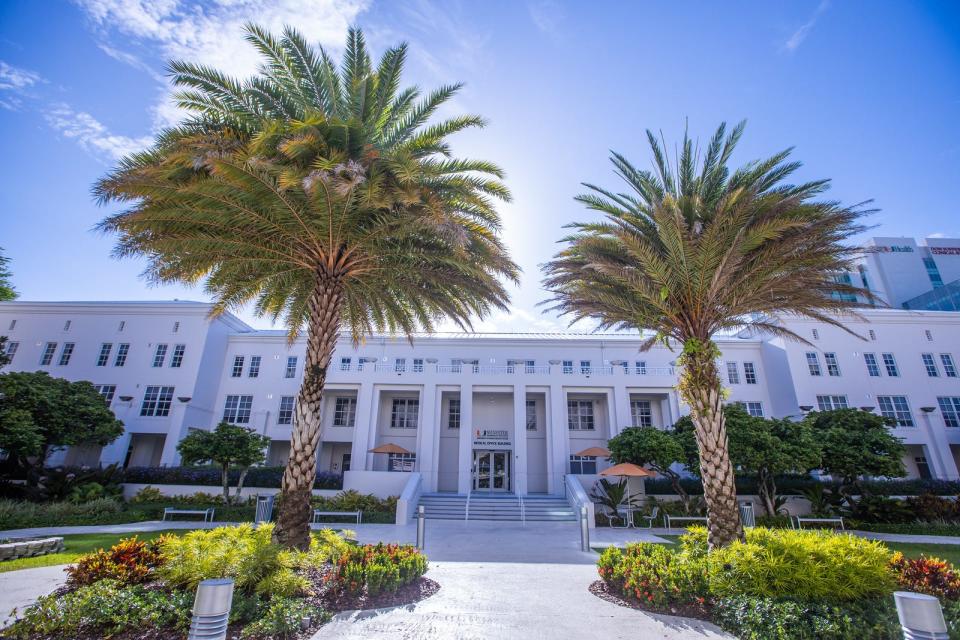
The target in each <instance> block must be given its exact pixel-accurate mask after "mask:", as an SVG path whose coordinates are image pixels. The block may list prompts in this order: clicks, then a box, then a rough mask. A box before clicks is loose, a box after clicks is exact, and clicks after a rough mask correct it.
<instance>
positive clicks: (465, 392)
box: [457, 384, 473, 495]
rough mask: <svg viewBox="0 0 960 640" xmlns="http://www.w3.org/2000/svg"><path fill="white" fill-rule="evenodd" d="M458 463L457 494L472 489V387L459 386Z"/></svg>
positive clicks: (467, 385) (465, 492) (466, 385)
mask: <svg viewBox="0 0 960 640" xmlns="http://www.w3.org/2000/svg"><path fill="white" fill-rule="evenodd" d="M459 453H460V461H459V464H458V465H457V470H458V474H457V493H459V494H461V495H466V494H468V493H470V490H471V489H472V488H473V385H471V384H461V385H460V451H459Z"/></svg>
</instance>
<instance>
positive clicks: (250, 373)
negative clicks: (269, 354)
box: [247, 356, 263, 378]
mask: <svg viewBox="0 0 960 640" xmlns="http://www.w3.org/2000/svg"><path fill="white" fill-rule="evenodd" d="M262 362H263V357H262V356H250V365H249V366H248V367H247V377H248V378H259V377H260V364H261V363H262Z"/></svg>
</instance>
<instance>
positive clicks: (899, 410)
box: [877, 396, 917, 427]
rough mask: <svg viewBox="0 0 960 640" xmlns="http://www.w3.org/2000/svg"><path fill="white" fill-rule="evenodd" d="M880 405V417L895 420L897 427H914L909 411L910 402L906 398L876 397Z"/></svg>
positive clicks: (914, 423) (914, 422)
mask: <svg viewBox="0 0 960 640" xmlns="http://www.w3.org/2000/svg"><path fill="white" fill-rule="evenodd" d="M877 403H878V404H879V405H880V415H882V416H883V417H885V418H893V419H894V420H896V425H895V426H897V427H915V426H917V423H916V421H915V420H914V419H913V412H912V411H911V410H910V401H909V400H908V399H907V396H877Z"/></svg>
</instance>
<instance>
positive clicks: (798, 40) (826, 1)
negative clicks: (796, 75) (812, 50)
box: [783, 0, 830, 52]
mask: <svg viewBox="0 0 960 640" xmlns="http://www.w3.org/2000/svg"><path fill="white" fill-rule="evenodd" d="M829 8H830V0H820V4H818V5H817V8H816V9H814V11H813V15H812V16H810V19H809V20H807V21H806V22H805V23H803V24H802V25H801V26H800V28H799V29H797V30H796V31H794V32H793V35H791V36H790V37H789V38H787V41H786V42H785V43H783V48H784V49H785V50H787V51H791V52H793V51H796V50H797V48H798V47H799V46H800V45H801V44H803V41H804V40H806V39H807V36H808V35H810V31H811V30H812V29H813V27H814V25H816V24H817V20H819V19H820V16H821V15H822V14H823V12H824V11H826V10H827V9H829Z"/></svg>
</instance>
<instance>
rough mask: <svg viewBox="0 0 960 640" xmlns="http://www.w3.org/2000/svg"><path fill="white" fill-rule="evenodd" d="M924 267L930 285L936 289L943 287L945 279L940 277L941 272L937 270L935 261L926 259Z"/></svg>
mask: <svg viewBox="0 0 960 640" xmlns="http://www.w3.org/2000/svg"><path fill="white" fill-rule="evenodd" d="M923 266H924V267H926V268H927V277H929V278H930V284H932V285H933V288H934V289H939V288H940V287H942V286H943V278H942V277H941V276H940V270H939V269H937V263H936V262H934V261H933V258H924V259H923Z"/></svg>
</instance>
